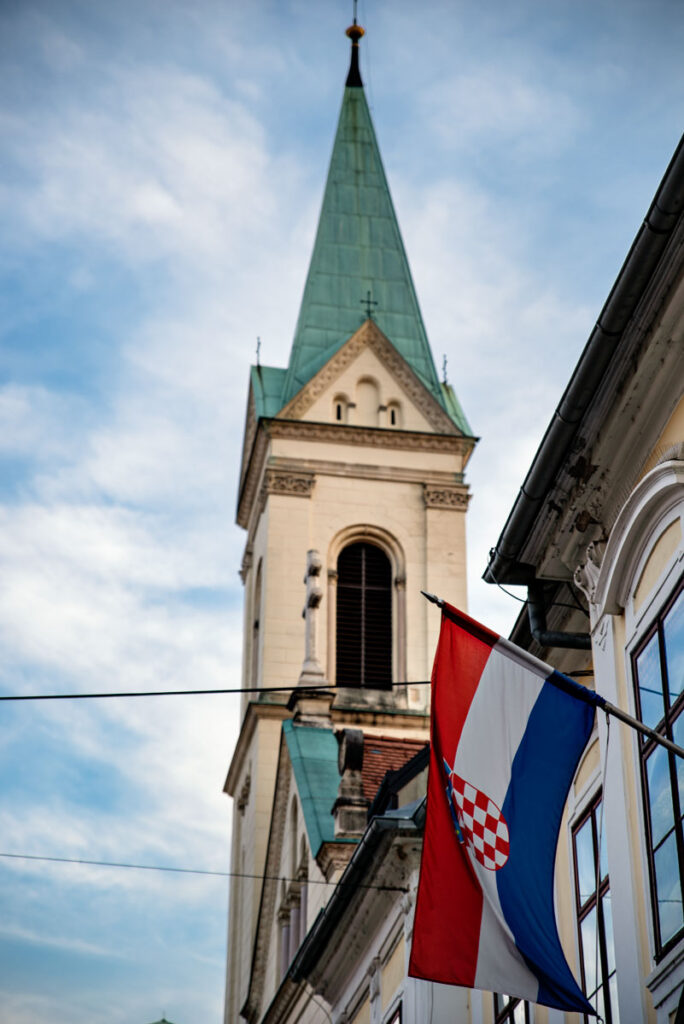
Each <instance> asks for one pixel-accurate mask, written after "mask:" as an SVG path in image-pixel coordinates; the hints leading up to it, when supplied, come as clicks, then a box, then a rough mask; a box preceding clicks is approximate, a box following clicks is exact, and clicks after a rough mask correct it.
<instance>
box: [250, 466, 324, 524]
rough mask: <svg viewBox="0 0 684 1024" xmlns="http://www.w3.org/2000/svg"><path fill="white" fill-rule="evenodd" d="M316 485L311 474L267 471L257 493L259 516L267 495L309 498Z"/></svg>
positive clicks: (277, 470) (275, 470)
mask: <svg viewBox="0 0 684 1024" xmlns="http://www.w3.org/2000/svg"><path fill="white" fill-rule="evenodd" d="M315 483H316V477H315V475H314V474H313V473H292V472H288V471H283V470H280V469H267V470H266V472H265V473H264V479H263V482H262V484H261V490H260V491H259V514H260V515H261V513H262V512H263V510H264V506H265V505H266V499H267V498H268V496H269V494H289V495H291V496H293V497H295V498H310V497H311V494H312V492H313V489H314V484H315Z"/></svg>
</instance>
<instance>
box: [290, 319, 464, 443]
mask: <svg viewBox="0 0 684 1024" xmlns="http://www.w3.org/2000/svg"><path fill="white" fill-rule="evenodd" d="M393 413H394V414H393ZM278 418H279V419H296V420H313V421H316V422H322V423H324V422H328V421H330V420H331V419H332V420H333V421H336V422H340V423H352V424H356V425H358V426H375V427H390V428H392V427H394V428H403V429H406V430H417V431H426V432H436V433H440V434H461V435H467V434H469V429H468V424H467V422H466V420H465V417H463V416H462V414H461V416H460V420H461V422H460V423H459V422H455V420H456V417H454V416H452V415H449V414H447V412H446V411H445V410H444V408H443V406H442V405H441V404H440V402H438V401H437V400H436V398H435V396H434V393H433V392H432V390H431V389H429V388H427V387H426V386H425V384H424V383H423V381H422V380H421V378H420V377H419V376H418V375H417V374H416V373H415V372H414V370H413V369H412V367H411V366H410V364H409V363H408V362H407V361H406V359H405V358H404V357H403V356H402V355H401V353H400V352H399V351H398V349H397V348H396V346H395V345H394V344H393V343H392V342H391V341H390V339H389V338H388V337H387V336H386V335H385V334H384V333H383V332H382V331H381V330H380V328H379V327H378V325H377V324H376V323H375V322H374V321H373V320H366V322H365V323H364V324H362V326H361V327H360V328H359V329H358V330H357V331H355V332H354V334H353V335H352V336H351V337H350V338H349V339H348V340H347V341H346V342H345V343H344V345H342V347H341V348H339V349H338V350H337V351H336V352H335V353H334V355H332V356H331V358H330V359H329V360H328V361H327V362H326V363H325V364H324V365H323V366H322V367H321V368H320V369H319V370H318V371H317V372H316V373H315V374H314V376H313V377H312V378H311V380H309V381H308V382H307V383H306V384H305V385H304V386H303V387H302V388H301V389H300V391H299V392H297V394H296V395H294V397H293V398H292V399H291V400H290V401H289V402H288V403H287V404H286V405H285V406H284V408H283V409H281V410H280V412H279V413H278Z"/></svg>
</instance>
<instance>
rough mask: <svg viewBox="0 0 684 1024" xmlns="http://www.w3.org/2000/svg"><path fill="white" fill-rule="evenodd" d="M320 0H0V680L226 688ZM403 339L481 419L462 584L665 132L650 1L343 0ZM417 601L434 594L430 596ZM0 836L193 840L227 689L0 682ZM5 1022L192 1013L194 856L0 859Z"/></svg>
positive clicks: (206, 815)
mask: <svg viewBox="0 0 684 1024" xmlns="http://www.w3.org/2000/svg"><path fill="white" fill-rule="evenodd" d="M350 7H351V5H350V4H348V3H346V2H333V0H326V2H322V3H317V4H312V3H303V2H295V0H292V2H282V0H281V2H275V0H274V2H270V3H269V2H261V0H255V2H253V3H251V4H245V3H240V4H238V3H236V2H233V0H195V2H193V3H190V2H185V3H183V2H180V0H164V2H163V3H162V2H161V0H159V2H157V0H142V2H138V3H132V2H131V0H120V2H118V3H104V2H100V0H95V2H93V0H45V2H43V3H41V2H37V0H22V2H19V0H5V3H4V4H3V5H2V6H1V7H0V132H1V134H2V152H3V161H2V164H0V215H1V220H2V225H3V230H2V233H1V234H0V311H1V316H0V339H1V342H0V459H2V470H1V472H0V687H1V688H2V692H4V693H22V692H23V693H39V692H43V693H48V692H56V691H60V692H77V691H92V690H104V691H106V690H134V689H150V688H164V689H167V688H179V689H182V688H188V687H193V686H194V687H197V686H200V687H221V686H224V687H229V686H235V685H238V684H239V666H240V634H241V587H240V583H239V579H238V576H237V569H238V567H239V563H240V556H241V549H242V544H243V537H242V534H241V532H240V531H239V530H238V529H237V527H235V526H234V525H233V517H234V507H235V493H236V474H237V469H238V459H239V448H240V441H241V434H242V421H243V413H244V406H245V397H246V382H247V371H248V365H249V363H250V362H251V361H253V358H254V350H255V345H256V337H257V335H258V336H260V337H261V339H262V360H263V361H264V362H266V363H271V364H274V365H284V364H285V362H286V359H287V353H288V350H289V345H290V342H291V339H292V334H293V330H294V325H295V321H296V316H297V309H298V304H299V300H300V297H301V292H302V288H303V283H304V277H305V274H306V268H307V263H308V259H309V256H310V252H311V246H312V241H313V233H314V230H315V224H316V218H317V214H318V207H319V203H320V200H321V196H322V189H323V183H324V180H325V173H326V169H327V162H328V159H329V155H330V149H331V145H332V139H333V134H334V129H335V123H336V118H337V114H338V110H339V104H340V101H341V95H342V87H343V83H344V78H345V75H346V67H347V61H348V41H347V40H346V39H345V37H344V28H345V26H346V25H347V23H348V22H349V20H350ZM359 17H360V20H361V22H362V23H363V24H364V25H365V26H366V29H367V36H366V38H365V39H364V41H363V44H362V46H363V53H362V72H363V75H364V79H365V82H366V86H367V92H368V96H369V100H370V103H371V108H372V113H373V117H374V121H375V127H376V131H377V134H378V138H379V142H380V146H381V149H382V152H383V156H384V160H385V165H386V170H387V173H388V177H389V181H390V186H391V188H392V192H393V196H394V199H395V204H396V207H397V212H398V216H399V221H400V224H401V227H402V231H403V234H404V241H405V243H406V248H407V251H408V256H409V260H410V263H411V266H412V269H413V273H414V278H415V283H416V287H417V291H418V295H419V299H420V302H421V306H422V310H423V315H424V319H425V322H426V327H427V331H428V335H429V337H430V339H431V343H432V346H433V351H434V354H435V360H436V362H437V364H438V366H440V367H441V363H442V356H443V354H445V353H446V354H447V357H448V373H449V378H450V380H451V382H452V383H453V384H454V385H455V387H456V390H457V392H458V394H459V397H460V399H461V402H462V404H463V407H464V409H465V411H466V413H467V415H468V417H469V419H470V422H471V424H472V426H473V429H474V431H475V432H476V433H477V434H478V435H479V436H480V437H481V438H482V440H481V442H480V445H479V447H478V449H477V451H476V453H475V455H474V456H473V459H472V462H471V466H470V473H469V479H470V483H471V485H472V489H473V501H472V505H471V515H470V524H469V545H470V546H469V564H470V600H471V612H472V613H473V614H474V615H476V616H477V617H479V618H482V619H484V620H485V621H487V622H488V623H489V624H490V625H492V626H493V627H494V628H497V629H499V630H500V631H502V632H505V631H506V630H507V629H508V628H509V627H510V625H511V623H512V621H513V619H514V617H515V614H516V612H517V608H518V606H517V605H516V604H515V603H514V602H513V601H511V600H510V599H508V598H506V597H504V596H503V595H501V594H498V593H496V591H494V590H493V588H491V587H487V586H485V585H484V584H483V583H481V582H480V579H479V577H480V574H481V572H482V570H483V568H484V565H485V562H486V553H487V550H488V549H489V547H491V545H492V544H493V543H494V542H495V541H496V539H497V537H498V534H499V531H500V529H501V527H502V525H503V522H504V520H505V517H506V513H507V511H508V509H509V507H510V505H511V502H512V500H513V498H514V496H515V493H516V491H517V488H518V487H519V485H520V483H521V481H522V477H523V474H524V471H525V469H526V468H527V466H528V464H529V461H530V459H531V457H532V455H533V453H534V450H535V449H536V446H537V444H538V443H539V440H540V437H541V434H542V432H543V430H544V428H545V426H546V424H547V422H548V420H549V418H550V415H551V413H552V411H553V409H554V407H555V405H556V403H557V401H558V398H559V397H560V393H561V391H562V389H563V387H564V385H565V383H566V381H567V378H568V376H569V373H570V371H571V369H572V367H573V366H574V364H575V362H576V360H577V357H578V355H579V353H580V351H581V349H582V347H583V345H584V343H585V341H586V339H587V337H588V336H589V333H590V331H591V328H592V326H593V323H594V321H595V319H596V317H597V316H598V313H599V311H600V308H601V306H602V304H603V302H604V300H605V298H606V296H607V294H608V291H609V289H610V286H611V284H612V282H613V281H614V279H615V276H616V274H617V272H618V270H619V268H620V265H621V263H622V261H623V259H624V257H625V255H626V253H627V250H628V248H629V245H630V243H631V241H632V239H633V237H634V235H635V233H636V231H637V229H638V226H639V223H640V221H641V219H642V217H643V215H644V213H645V211H646V209H647V207H648V205H649V203H650V200H651V198H652V196H653V194H654V192H655V189H656V187H657V185H658V182H659V180H660V178H661V176H662V174H663V172H664V170H665V167H666V165H667V163H668V161H669V159H670V156H671V154H672V152H673V150H674V148H675V145H676V144H677V141H678V138H679V135H680V132H681V128H682V118H681V111H682V109H684V67H683V66H682V60H681V54H682V52H684V11H683V10H682V7H681V4H679V3H678V2H676V0H673V2H659V0H649V2H648V3H646V2H637V0H619V2H617V0H615V2H612V0H593V2H583V0H576V2H573V3H568V2H564V3H559V2H553V0H552V2H548V0H546V2H543V3H542V2H533V0H520V2H519V3H516V4H509V3H503V2H502V0H495V2H493V3H490V4H488V5H481V4H466V3H465V2H453V0H451V2H443V3H439V2H435V0H426V2H425V3H423V4H422V5H420V6H416V4H415V3H408V2H405V0H392V2H391V3H389V2H387V0H385V2H382V3H381V2H371V0H367V2H365V3H364V2H362V3H361V4H360V5H359ZM445 596H446V597H448V596H449V595H445ZM2 719H3V721H2V728H1V729H0V771H1V772H2V778H3V785H2V790H1V792H0V836H1V837H2V838H1V840H0V846H1V847H2V852H10V853H28V854H35V855H48V856H57V857H76V858H84V859H92V860H115V861H126V862H134V863H147V864H167V865H178V866H184V867H196V868H207V869H216V870H224V869H226V868H227V867H228V858H229V837H230V808H229V803H228V800H227V798H226V797H225V796H223V795H222V793H221V788H222V784H223V780H224V777H225V772H226V769H227V766H228V762H229V758H230V753H231V750H232V746H233V744H234V741H235V737H236V733H237V727H238V720H237V700H236V699H233V698H231V697H201V698H199V697H198V698H194V699H193V698H186V697H175V698H168V699H163V698H155V699H154V700H145V701H143V700H140V701H132V700H120V701H108V702H104V701H103V702H85V701H82V702H77V703H68V702H60V703H40V704H28V703H27V704H17V705H11V704H6V703H5V704H3V705H2ZM0 906H2V914H1V915H0V1006H2V1008H3V1013H2V1016H3V1019H6V1020H8V1021H11V1022H12V1024H48V1022H50V1024H85V1022H88V1024H105V1022H106V1024H134V1022H140V1024H146V1022H149V1021H153V1020H157V1019H159V1017H161V1015H162V1012H164V1013H165V1014H166V1016H167V1018H169V1019H170V1020H172V1021H174V1022H175V1024H193V1022H199V1021H203V1022H204V1021H219V1020H220V1019H221V1005H222V998H223V984H224V961H225V932H226V910H227V882H226V880H225V879H221V878H206V877H195V876H182V875H172V874H169V875H164V874H156V873H152V872H137V871H123V870H114V869H108V868H100V867H84V866H75V865H74V866H70V865H65V864H56V863H42V862H35V861H22V860H10V859H6V858H4V859H3V858H0Z"/></svg>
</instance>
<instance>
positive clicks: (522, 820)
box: [409, 604, 601, 1014]
mask: <svg viewBox="0 0 684 1024" xmlns="http://www.w3.org/2000/svg"><path fill="white" fill-rule="evenodd" d="M600 703H601V698H600V697H597V695H596V694H594V693H593V692H592V691H591V690H587V689H586V688H585V687H583V686H579V685H578V684H577V683H575V682H574V681H573V680H572V679H569V678H568V677H567V676H562V675H560V673H558V672H554V670H553V669H551V668H550V667H549V666H548V665H545V664H544V663H543V662H541V661H538V660H537V659H536V658H533V657H532V656H531V655H529V654H527V653H526V652H525V651H522V650H521V649H520V648H518V647H516V646H515V645H514V644H511V643H510V642H509V641H507V640H504V639H503V638H501V637H499V636H497V635H496V634H495V633H492V632H490V630H488V629H486V628H485V627H484V626H481V625H480V624H479V623H477V622H475V621H474V620H473V619H470V618H469V617H468V616H467V615H464V614H463V613H462V612H459V611H457V610H456V609H455V608H452V607H451V606H450V605H446V604H445V605H444V607H443V611H442V628H441V633H440V638H439V645H438V648H437V655H436V658H435V665H434V669H433V676H432V724H431V746H430V771H429V779H428V798H427V817H426V823H425V838H424V842H423V855H422V862H421V868H420V882H419V887H418V898H417V902H416V915H415V921H414V927H413V944H412V949H411V960H410V964H409V974H411V975H412V976H413V977H414V978H426V979H428V980H431V981H438V982H444V983H447V984H451V985H465V986H467V987H468V988H477V989H485V990H489V991H492V992H501V993H505V994H506V995H509V996H518V997H519V998H521V999H527V1000H529V1001H530V1002H534V1003H544V1004H545V1005H546V1006H553V1007H557V1008H558V1009H561V1010H578V1011H580V1012H584V1013H591V1014H593V1013H594V1012H595V1011H594V1010H593V1009H592V1007H591V1006H590V1004H589V1003H588V1001H587V999H586V998H585V996H584V995H583V994H582V992H581V990H580V988H579V987H578V985H577V983H576V981H575V979H574V978H573V976H572V973H571V971H570V968H569V967H568V964H567V962H566V960H565V956H564V954H563V950H562V948H561V944H560V940H559V938H558V929H557V926H556V918H555V913H554V902H553V876H554V862H555V856H556V846H557V842H558V831H559V828H560V823H561V816H562V814H563V807H564V805H565V800H566V797H567V794H568V789H569V788H570V783H571V782H572V778H573V776H574V774H575V771H576V768H577V764H578V762H579V758H580V755H581V753H582V750H583V749H584V747H585V745H586V742H587V740H588V738H589V735H590V733H591V730H592V727H593V723H594V714H595V705H596V704H600Z"/></svg>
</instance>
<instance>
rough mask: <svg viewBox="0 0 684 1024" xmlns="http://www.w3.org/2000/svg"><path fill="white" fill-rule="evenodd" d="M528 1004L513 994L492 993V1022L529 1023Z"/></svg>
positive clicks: (502, 1023)
mask: <svg viewBox="0 0 684 1024" xmlns="http://www.w3.org/2000/svg"><path fill="white" fill-rule="evenodd" d="M529 1020H530V1006H529V1003H527V1002H523V1000H522V999H516V998H515V997H514V996H505V995H500V994H499V993H498V992H497V993H495V995H494V1024H529Z"/></svg>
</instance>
